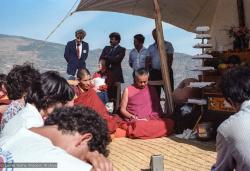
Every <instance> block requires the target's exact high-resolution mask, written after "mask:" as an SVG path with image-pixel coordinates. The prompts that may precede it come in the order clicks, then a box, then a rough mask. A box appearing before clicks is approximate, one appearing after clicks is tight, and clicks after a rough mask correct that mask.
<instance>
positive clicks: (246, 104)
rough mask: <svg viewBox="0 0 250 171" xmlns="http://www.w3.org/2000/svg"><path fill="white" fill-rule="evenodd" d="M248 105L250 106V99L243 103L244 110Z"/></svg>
mask: <svg viewBox="0 0 250 171" xmlns="http://www.w3.org/2000/svg"><path fill="white" fill-rule="evenodd" d="M247 106H250V100H246V101H244V102H243V103H242V104H241V107H240V109H241V110H242V109H244V108H246V107H247Z"/></svg>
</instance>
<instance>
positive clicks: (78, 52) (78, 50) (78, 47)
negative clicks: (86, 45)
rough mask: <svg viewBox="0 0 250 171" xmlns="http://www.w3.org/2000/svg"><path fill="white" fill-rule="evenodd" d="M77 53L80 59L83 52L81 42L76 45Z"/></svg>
mask: <svg viewBox="0 0 250 171" xmlns="http://www.w3.org/2000/svg"><path fill="white" fill-rule="evenodd" d="M76 55H77V57H78V59H80V57H81V54H80V43H78V44H77V45H76Z"/></svg>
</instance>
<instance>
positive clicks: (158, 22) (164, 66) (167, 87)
mask: <svg viewBox="0 0 250 171" xmlns="http://www.w3.org/2000/svg"><path fill="white" fill-rule="evenodd" d="M153 2H154V8H155V26H156V35H157V44H158V49H159V54H160V61H161V72H162V79H163V84H164V91H165V96H166V97H165V99H166V101H165V102H166V107H167V108H166V110H167V111H166V112H167V114H172V113H173V111H174V104H173V98H172V90H171V83H170V77H169V67H168V61H167V58H166V57H167V53H166V50H165V43H164V37H163V29H162V18H161V11H160V7H159V3H158V0H153Z"/></svg>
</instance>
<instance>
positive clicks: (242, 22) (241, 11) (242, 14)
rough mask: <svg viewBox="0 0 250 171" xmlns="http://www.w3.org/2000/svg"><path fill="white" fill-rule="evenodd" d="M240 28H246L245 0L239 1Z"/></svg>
mask: <svg viewBox="0 0 250 171" xmlns="http://www.w3.org/2000/svg"><path fill="white" fill-rule="evenodd" d="M237 7H238V18H239V26H240V27H245V25H246V23H245V10H244V3H243V0H237Z"/></svg>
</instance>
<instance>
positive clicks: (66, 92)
mask: <svg viewBox="0 0 250 171" xmlns="http://www.w3.org/2000/svg"><path fill="white" fill-rule="evenodd" d="M74 96H75V93H74V90H73V88H72V87H71V86H70V85H69V84H68V82H67V81H66V80H65V79H64V78H63V77H61V76H60V75H59V73H58V72H55V71H47V72H45V73H43V74H41V79H39V80H37V81H35V82H34V83H33V84H32V86H31V89H30V91H29V92H28V94H27V98H26V103H32V104H34V105H35V106H36V108H37V109H38V110H41V109H47V108H48V107H50V106H51V105H54V104H56V103H59V102H60V103H63V104H66V103H67V102H68V101H71V100H72V99H73V98H74Z"/></svg>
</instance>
